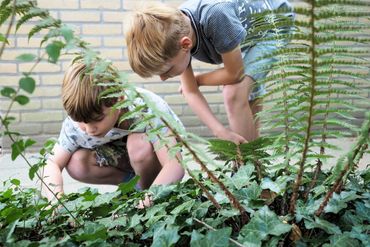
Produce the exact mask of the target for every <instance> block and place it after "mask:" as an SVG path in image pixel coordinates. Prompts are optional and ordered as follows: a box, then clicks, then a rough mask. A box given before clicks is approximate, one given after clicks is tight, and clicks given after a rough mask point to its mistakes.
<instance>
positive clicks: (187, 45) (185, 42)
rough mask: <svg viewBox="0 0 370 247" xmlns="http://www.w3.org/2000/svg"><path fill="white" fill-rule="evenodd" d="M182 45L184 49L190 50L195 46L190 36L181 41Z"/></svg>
mask: <svg viewBox="0 0 370 247" xmlns="http://www.w3.org/2000/svg"><path fill="white" fill-rule="evenodd" d="M180 45H181V48H182V49H185V50H189V49H191V47H192V45H193V41H192V40H191V38H189V37H188V36H184V37H182V38H181V39H180Z"/></svg>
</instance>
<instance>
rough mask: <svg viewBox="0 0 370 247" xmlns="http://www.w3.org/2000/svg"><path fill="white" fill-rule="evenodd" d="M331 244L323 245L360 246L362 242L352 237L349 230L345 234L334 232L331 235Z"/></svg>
mask: <svg viewBox="0 0 370 247" xmlns="http://www.w3.org/2000/svg"><path fill="white" fill-rule="evenodd" d="M329 240H330V244H324V245H323V247H348V246H351V247H355V246H360V243H359V242H358V241H357V240H356V239H353V238H351V237H350V234H349V232H344V233H343V234H334V235H331V236H330V237H329Z"/></svg>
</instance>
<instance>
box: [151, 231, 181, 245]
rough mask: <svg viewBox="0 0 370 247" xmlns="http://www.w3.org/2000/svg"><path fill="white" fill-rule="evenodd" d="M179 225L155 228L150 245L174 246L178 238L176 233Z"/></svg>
mask: <svg viewBox="0 0 370 247" xmlns="http://www.w3.org/2000/svg"><path fill="white" fill-rule="evenodd" d="M178 231H179V227H178V226H176V227H173V226H167V227H166V228H165V226H163V227H161V228H159V229H157V230H156V231H155V232H154V236H153V243H152V245H151V247H163V246H174V244H176V243H177V241H178V240H179V239H180V235H179V234H178Z"/></svg>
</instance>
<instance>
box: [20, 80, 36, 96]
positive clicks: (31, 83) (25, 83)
mask: <svg viewBox="0 0 370 247" xmlns="http://www.w3.org/2000/svg"><path fill="white" fill-rule="evenodd" d="M19 86H20V88H22V89H23V90H24V91H26V92H27V93H33V91H34V90H35V86H36V82H35V80H34V79H33V78H32V77H29V76H26V77H23V78H21V79H20V80H19Z"/></svg>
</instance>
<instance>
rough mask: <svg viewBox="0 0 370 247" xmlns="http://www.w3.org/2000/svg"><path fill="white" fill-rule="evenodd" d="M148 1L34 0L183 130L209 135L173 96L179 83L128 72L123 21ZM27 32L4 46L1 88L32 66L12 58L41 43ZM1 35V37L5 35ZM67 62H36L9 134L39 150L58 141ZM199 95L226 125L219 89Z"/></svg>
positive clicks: (2, 105)
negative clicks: (165, 108) (161, 105)
mask: <svg viewBox="0 0 370 247" xmlns="http://www.w3.org/2000/svg"><path fill="white" fill-rule="evenodd" d="M148 2H156V1H138V0H132V1H130V0H109V1H102V0H38V6H39V7H41V8H45V9H48V10H49V11H50V13H51V14H52V16H53V17H55V18H59V19H61V20H62V22H63V23H66V24H69V25H73V26H75V31H76V33H77V34H79V35H80V36H81V37H82V39H83V40H85V41H87V42H89V43H90V45H91V47H93V48H94V49H95V50H97V51H99V52H100V54H101V56H103V57H105V58H107V59H110V60H112V61H113V62H114V64H115V65H116V66H117V67H118V68H119V69H120V70H121V71H125V72H127V73H128V78H129V80H130V81H131V82H135V83H137V84H138V85H139V86H141V87H144V88H147V89H149V90H151V91H153V92H155V93H157V94H159V95H160V96H162V97H163V98H164V99H165V100H166V101H167V102H168V103H169V104H170V106H171V107H172V109H173V110H174V111H175V112H176V113H177V114H178V115H179V116H180V118H181V119H182V120H183V122H184V124H186V126H188V129H189V131H193V132H195V133H197V134H201V135H204V136H209V132H208V130H207V129H206V128H205V127H204V125H203V124H202V123H201V122H200V121H199V120H198V119H197V118H196V117H195V116H194V114H193V113H192V112H191V111H190V110H189V109H188V107H187V106H186V104H185V101H184V99H183V97H182V96H181V95H180V93H178V87H179V79H178V78H173V79H171V80H168V81H167V82H166V83H163V82H162V81H160V80H159V78H158V77H157V78H150V79H142V78H140V77H139V76H137V75H135V74H134V73H132V72H131V70H130V67H129V63H128V59H127V55H126V54H127V52H126V48H125V40H124V26H125V24H126V23H125V20H127V17H128V16H129V15H130V12H131V11H132V10H134V9H136V8H140V6H142V5H143V4H145V3H148ZM162 2H165V3H168V4H169V5H171V6H175V7H176V6H178V5H179V4H181V3H182V1H173V0H165V1H162ZM32 27H33V26H32V24H31V23H27V24H24V25H23V26H22V27H21V28H20V29H19V30H18V32H17V35H16V36H11V37H10V38H9V45H7V46H6V49H5V52H4V54H3V56H2V58H1V63H0V83H1V86H15V85H16V84H17V83H18V80H19V79H20V77H21V73H22V72H25V71H27V70H29V69H30V67H31V66H32V65H33V63H20V62H17V61H16V57H17V56H19V55H21V54H23V53H37V54H38V51H37V50H38V47H39V44H40V41H41V38H40V37H38V36H37V35H36V36H34V37H33V38H32V39H31V40H28V38H27V34H28V32H29V30H30V29H31V28H32ZM3 28H4V27H2V29H3ZM0 31H1V32H2V33H5V30H0ZM12 33H14V32H12ZM44 33H45V32H44ZM70 59H71V57H61V60H60V61H59V62H58V64H56V65H53V64H48V63H43V62H41V63H40V64H39V65H38V66H37V67H36V69H35V70H34V71H35V75H34V76H33V77H34V78H35V80H36V90H35V92H34V93H33V94H32V95H30V99H31V101H30V103H29V104H27V105H25V106H19V105H17V104H15V105H14V107H13V108H12V113H11V115H12V116H14V117H15V118H16V121H15V124H13V126H12V127H13V129H14V130H15V131H19V132H21V133H22V134H24V135H25V136H30V137H31V138H33V139H35V140H36V141H38V143H39V145H41V144H42V143H43V142H44V141H45V140H46V139H48V138H50V137H57V136H58V133H59V131H60V126H61V123H62V120H63V119H64V117H65V116H66V114H65V112H64V110H63V107H62V104H61V100H60V89H61V87H60V86H61V81H62V78H63V72H64V71H65V69H66V68H67V67H68V65H69V62H70ZM194 67H195V68H196V69H203V70H204V69H209V68H212V66H210V65H206V64H202V63H199V62H197V63H196V64H195V65H194ZM202 90H203V91H204V92H205V94H206V97H207V99H209V101H210V105H211V108H212V109H213V110H214V112H215V114H217V115H218V116H219V117H220V119H221V120H222V121H223V122H225V123H226V120H225V112H224V111H223V110H221V108H222V97H221V93H220V91H219V88H218V87H212V88H204V89H202ZM7 107H8V101H6V100H5V99H4V98H0V112H4V111H5V110H6V109H7ZM2 142H3V144H1V137H0V145H3V147H5V149H7V147H8V145H9V144H8V143H9V141H8V140H7V139H6V138H4V140H2Z"/></svg>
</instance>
